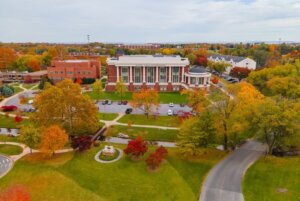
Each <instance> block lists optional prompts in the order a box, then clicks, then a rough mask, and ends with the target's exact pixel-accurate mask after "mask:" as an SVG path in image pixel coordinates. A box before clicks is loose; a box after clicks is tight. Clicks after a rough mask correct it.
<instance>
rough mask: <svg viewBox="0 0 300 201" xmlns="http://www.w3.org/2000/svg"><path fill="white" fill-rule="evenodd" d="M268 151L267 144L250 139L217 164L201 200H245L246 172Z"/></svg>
mask: <svg viewBox="0 0 300 201" xmlns="http://www.w3.org/2000/svg"><path fill="white" fill-rule="evenodd" d="M265 151H266V146H264V145H263V144H261V143H259V142H256V141H249V142H247V143H246V144H244V145H243V146H242V147H241V148H240V149H237V150H236V151H234V152H233V153H232V154H231V155H229V156H228V157H227V158H225V159H224V160H222V161H221V162H220V163H219V164H217V165H216V166H215V167H214V168H213V169H212V170H211V171H210V172H209V174H208V176H207V177H206V179H205V181H204V184H203V186H202V190H201V196H200V201H244V197H243V194H242V179H243V176H244V173H245V172H246V171H247V169H248V167H250V166H251V165H252V164H253V163H254V162H255V161H256V160H257V159H259V157H260V156H262V155H263V154H264V153H265Z"/></svg>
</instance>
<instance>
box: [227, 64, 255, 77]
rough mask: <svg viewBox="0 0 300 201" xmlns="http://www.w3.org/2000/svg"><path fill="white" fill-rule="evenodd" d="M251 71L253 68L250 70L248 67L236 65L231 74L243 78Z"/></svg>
mask: <svg viewBox="0 0 300 201" xmlns="http://www.w3.org/2000/svg"><path fill="white" fill-rule="evenodd" d="M250 72H251V70H249V69H248V68H241V67H234V68H233V69H232V70H231V71H230V75H231V76H233V77H237V78H239V79H243V78H246V77H248V75H249V73H250Z"/></svg>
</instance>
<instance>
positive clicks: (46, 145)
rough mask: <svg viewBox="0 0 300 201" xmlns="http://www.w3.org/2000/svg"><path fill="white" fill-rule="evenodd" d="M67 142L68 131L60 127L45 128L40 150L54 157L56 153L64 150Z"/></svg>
mask: <svg viewBox="0 0 300 201" xmlns="http://www.w3.org/2000/svg"><path fill="white" fill-rule="evenodd" d="M67 142H68V134H67V133H66V131H65V130H63V129H62V128H60V127H59V126H58V125H52V126H49V127H48V128H45V130H44V132H43V134H42V139H41V144H40V150H41V152H43V153H46V154H49V155H51V154H52V155H54V154H55V151H57V150H59V149H62V148H63V147H64V146H65V144H66V143H67Z"/></svg>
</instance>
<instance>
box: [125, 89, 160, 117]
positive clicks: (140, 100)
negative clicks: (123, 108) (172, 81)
mask: <svg viewBox="0 0 300 201" xmlns="http://www.w3.org/2000/svg"><path fill="white" fill-rule="evenodd" d="M131 106H132V107H133V108H141V109H142V110H144V113H145V114H146V115H147V118H148V117H149V114H150V113H151V112H152V110H153V109H154V108H155V107H156V108H158V107H159V96H158V93H157V91H156V90H155V89H142V90H141V91H140V92H137V93H133V94H132V101H131Z"/></svg>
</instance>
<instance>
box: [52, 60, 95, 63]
mask: <svg viewBox="0 0 300 201" xmlns="http://www.w3.org/2000/svg"><path fill="white" fill-rule="evenodd" d="M89 61H90V60H88V59H70V60H58V61H57V62H65V63H81V62H89Z"/></svg>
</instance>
